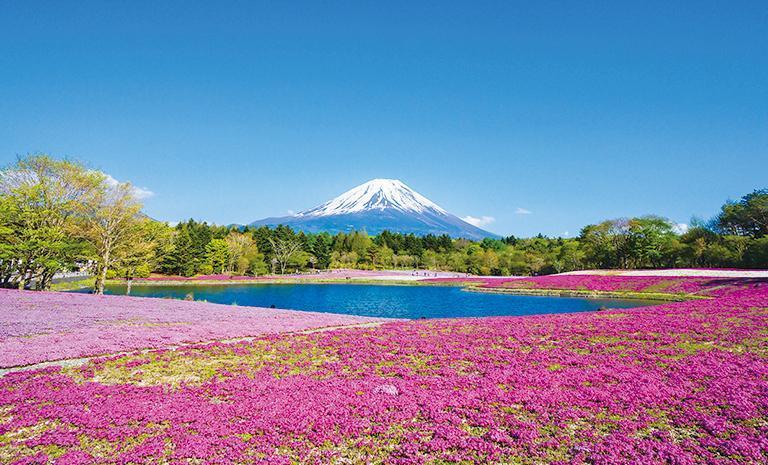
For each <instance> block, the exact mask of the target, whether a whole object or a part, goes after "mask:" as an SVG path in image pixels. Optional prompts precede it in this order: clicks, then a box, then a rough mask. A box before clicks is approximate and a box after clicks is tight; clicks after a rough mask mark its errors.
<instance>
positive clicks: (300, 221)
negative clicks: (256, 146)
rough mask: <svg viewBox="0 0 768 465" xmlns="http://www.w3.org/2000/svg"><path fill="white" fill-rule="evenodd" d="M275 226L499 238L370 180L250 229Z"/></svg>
mask: <svg viewBox="0 0 768 465" xmlns="http://www.w3.org/2000/svg"><path fill="white" fill-rule="evenodd" d="M279 224H283V225H286V226H290V227H292V228H293V229H296V230H300V231H304V232H311V233H316V232H323V231H325V232H329V233H338V232H348V231H352V230H357V231H362V230H365V231H367V232H368V234H372V235H377V234H379V233H381V232H382V231H384V230H389V231H392V232H400V233H406V234H407V233H413V234H416V235H418V236H424V235H426V234H435V235H441V234H448V235H449V236H451V237H455V238H465V239H473V240H477V239H483V238H486V237H492V238H495V237H499V236H498V235H496V234H493V233H490V232H488V231H485V230H483V229H480V228H478V227H476V226H473V225H471V224H469V223H467V222H466V221H464V220H462V219H461V218H459V217H457V216H455V215H452V214H450V213H448V212H447V211H446V210H444V209H443V208H441V207H440V206H438V205H437V204H436V203H434V202H432V201H431V200H429V199H428V198H426V197H424V196H423V195H421V194H419V193H418V192H416V191H414V190H413V189H411V188H410V187H408V186H406V185H405V184H403V183H402V182H401V181H399V180H397V179H373V180H371V181H368V182H366V183H365V184H361V185H359V186H357V187H355V188H354V189H350V190H348V191H347V192H345V193H343V194H341V195H340V196H338V197H336V198H334V199H332V200H329V201H328V202H325V203H324V204H322V205H319V206H317V207H315V208H312V209H309V210H305V211H302V212H299V213H296V214H295V215H291V216H284V217H279V218H265V219H263V220H259V221H254V222H253V223H251V224H250V226H277V225H279Z"/></svg>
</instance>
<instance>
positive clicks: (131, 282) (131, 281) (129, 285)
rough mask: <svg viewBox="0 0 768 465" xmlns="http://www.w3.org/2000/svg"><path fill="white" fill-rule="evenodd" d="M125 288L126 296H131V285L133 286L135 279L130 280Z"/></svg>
mask: <svg viewBox="0 0 768 465" xmlns="http://www.w3.org/2000/svg"><path fill="white" fill-rule="evenodd" d="M126 281H127V283H126V287H125V295H131V284H133V278H128V279H127V280H126Z"/></svg>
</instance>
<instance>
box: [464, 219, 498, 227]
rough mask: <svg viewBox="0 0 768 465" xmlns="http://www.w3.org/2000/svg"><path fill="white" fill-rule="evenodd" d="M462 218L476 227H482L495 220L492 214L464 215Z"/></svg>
mask: <svg viewBox="0 0 768 465" xmlns="http://www.w3.org/2000/svg"><path fill="white" fill-rule="evenodd" d="M462 220H464V221H466V222H467V223H469V224H471V225H472V226H477V227H478V228H482V227H483V226H488V225H489V224H491V223H493V222H494V221H496V218H494V217H492V216H481V217H475V216H465V217H464V218H462Z"/></svg>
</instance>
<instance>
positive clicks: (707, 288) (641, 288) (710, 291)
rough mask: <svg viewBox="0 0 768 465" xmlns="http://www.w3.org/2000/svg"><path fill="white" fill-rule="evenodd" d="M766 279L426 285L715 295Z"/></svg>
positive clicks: (559, 278)
mask: <svg viewBox="0 0 768 465" xmlns="http://www.w3.org/2000/svg"><path fill="white" fill-rule="evenodd" d="M766 281H768V279H766V278H702V277H664V276H604V275H550V276H535V277H524V278H519V277H514V278H494V277H470V278H434V279H428V280H424V281H423V282H426V283H435V284H437V283H468V284H472V285H476V286H479V287H485V288H509V289H563V290H584V291H602V292H646V293H662V294H700V295H709V296H717V295H724V294H726V293H728V292H731V291H734V290H738V289H741V288H743V287H745V286H749V285H750V284H759V283H762V282H766Z"/></svg>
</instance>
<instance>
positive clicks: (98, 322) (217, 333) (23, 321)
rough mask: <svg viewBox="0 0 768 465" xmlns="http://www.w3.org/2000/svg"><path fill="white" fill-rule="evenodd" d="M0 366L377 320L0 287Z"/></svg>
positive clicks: (349, 316)
mask: <svg viewBox="0 0 768 465" xmlns="http://www.w3.org/2000/svg"><path fill="white" fill-rule="evenodd" d="M0 309H2V311H0V367H11V366H19V365H28V364H33V363H38V362H44V361H51V360H60V359H65V358H77V357H85V356H91V355H98V354H105V353H113V352H119V351H126V350H135V349H141V348H152V347H164V346H169V345H176V344H181V343H189V342H200V341H211V340H216V339H228V338H237V337H243V336H255V335H261V334H267V333H278V332H286V331H299V330H304V329H310V328H319V327H324V326H338V325H346V324H354V323H363V322H372V321H383V320H381V319H376V318H367V317H358V316H353V315H337V314H330V313H313V312H299V311H290V310H275V309H267V308H255V307H237V306H231V305H218V304H208V303H203V302H185V301H181V300H167V299H148V298H139V297H125V296H94V295H88V294H68V293H57V292H30V291H16V290H9V289H0Z"/></svg>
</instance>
